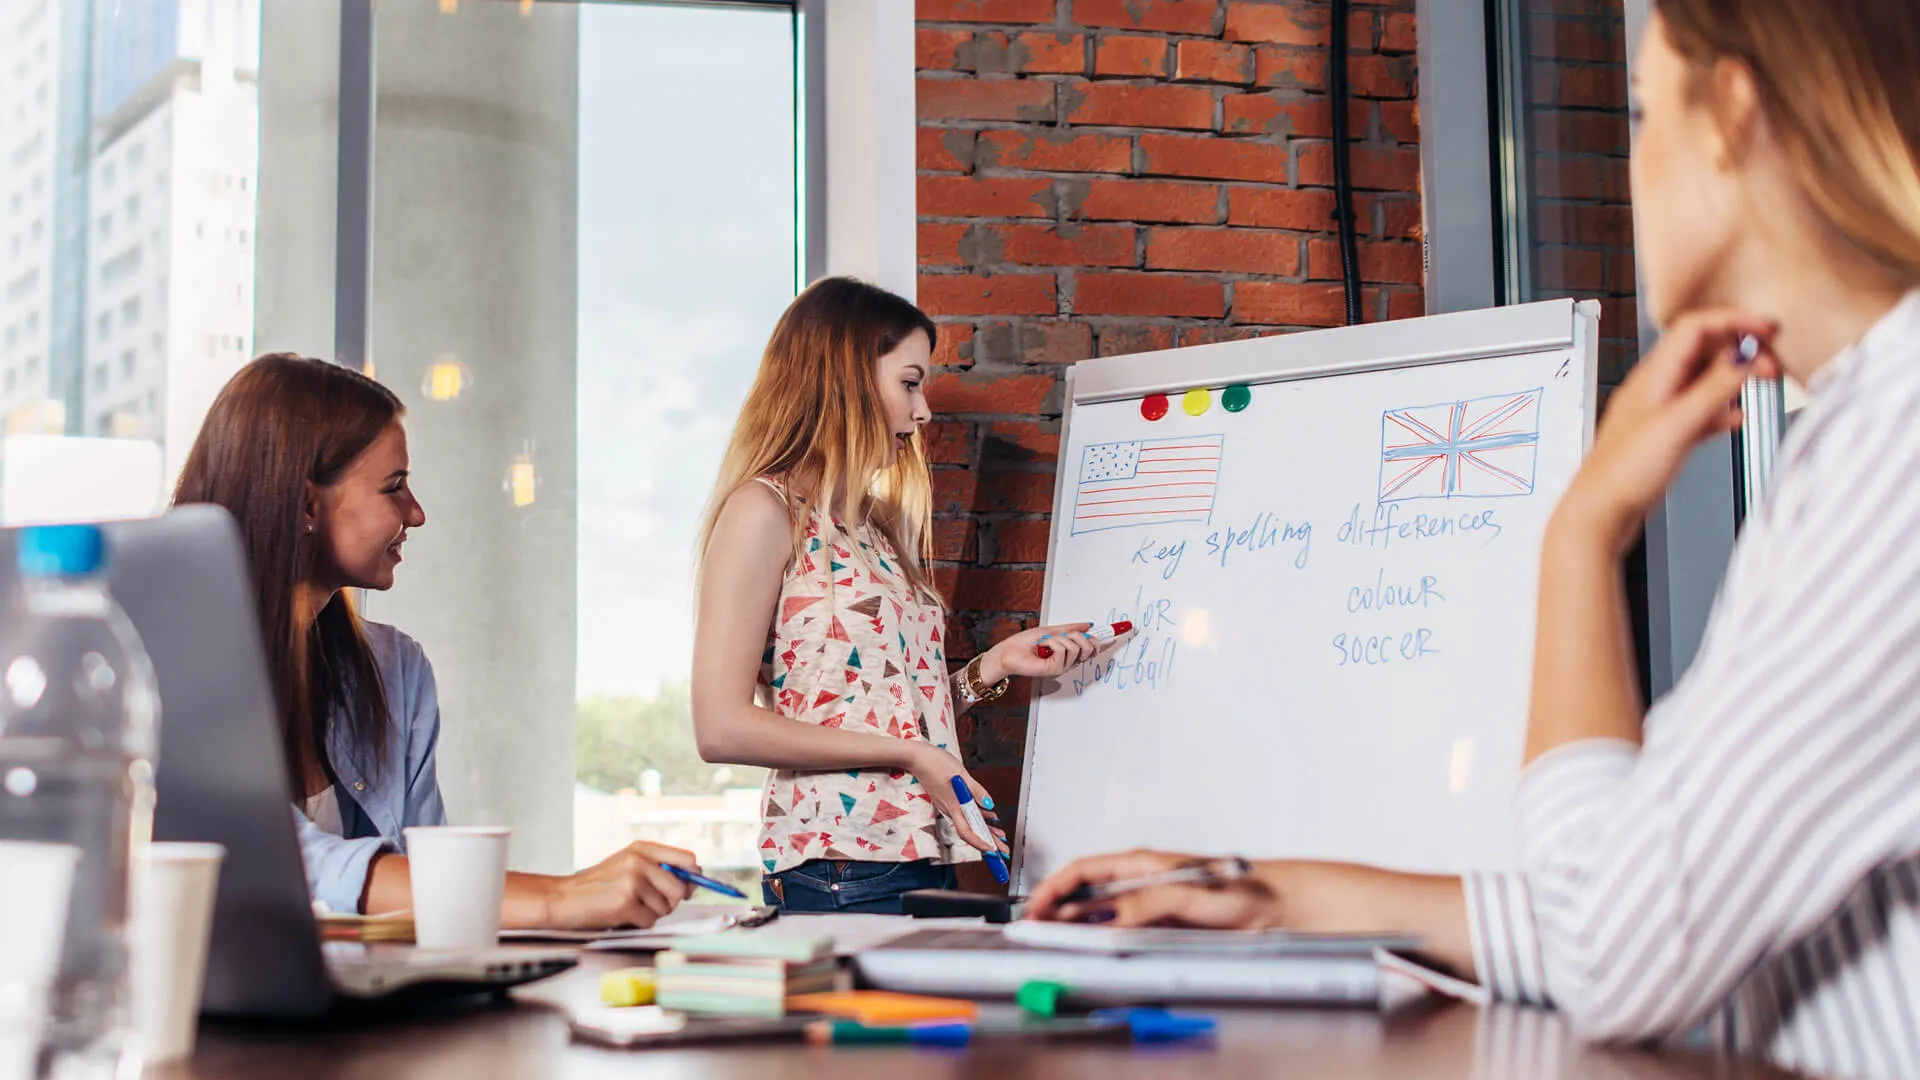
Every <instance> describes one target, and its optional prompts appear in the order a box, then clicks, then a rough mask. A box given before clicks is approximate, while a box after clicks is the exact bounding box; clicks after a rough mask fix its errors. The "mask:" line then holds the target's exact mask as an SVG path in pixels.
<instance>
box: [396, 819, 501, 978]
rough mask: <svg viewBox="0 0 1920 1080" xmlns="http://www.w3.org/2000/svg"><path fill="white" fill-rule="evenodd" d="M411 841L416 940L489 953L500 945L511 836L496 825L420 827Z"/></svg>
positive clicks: (432, 946) (425, 946)
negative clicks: (502, 902) (487, 950)
mask: <svg viewBox="0 0 1920 1080" xmlns="http://www.w3.org/2000/svg"><path fill="white" fill-rule="evenodd" d="M402 832H404V833H405V834H406V837H407V870H408V874H409V876H411V877H412V879H413V940H414V942H415V943H416V944H418V945H419V946H420V947H421V948H423V949H489V948H492V947H493V946H494V945H496V944H498V943H499V941H500V899H501V896H502V894H503V893H505V891H506V887H507V837H508V836H511V835H512V834H513V830H512V829H509V828H507V827H505V826H490V825H438V826H415V827H414V828H410V829H404V830H402Z"/></svg>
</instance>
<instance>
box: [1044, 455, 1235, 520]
mask: <svg viewBox="0 0 1920 1080" xmlns="http://www.w3.org/2000/svg"><path fill="white" fill-rule="evenodd" d="M1225 443H1226V436H1224V435H1195V436H1192V437H1190V438H1184V439H1141V440H1138V441H1135V442H1111V443H1094V444H1092V445H1090V446H1088V447H1087V448H1086V450H1085V451H1083V452H1082V454H1081V456H1080V478H1079V481H1078V483H1077V485H1076V486H1075V489H1074V498H1073V534H1074V535H1076V536H1078V535H1079V534H1081V533H1086V532H1099V531H1101V530H1103V529H1125V528H1129V527H1131V526H1134V525H1165V524H1169V523H1174V522H1183V521H1199V522H1205V521H1206V520H1207V519H1208V518H1209V517H1211V516H1212V515H1213V496H1214V491H1215V489H1216V488H1217V487H1218V486H1219V483H1220V456H1221V452H1222V448H1223V447H1224V445H1225Z"/></svg>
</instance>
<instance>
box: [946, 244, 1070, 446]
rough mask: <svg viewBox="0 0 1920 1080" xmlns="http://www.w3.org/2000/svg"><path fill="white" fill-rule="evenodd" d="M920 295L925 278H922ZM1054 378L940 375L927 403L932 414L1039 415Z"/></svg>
mask: <svg viewBox="0 0 1920 1080" xmlns="http://www.w3.org/2000/svg"><path fill="white" fill-rule="evenodd" d="M920 280H921V282H922V285H921V294H922V296H923V297H924V295H925V293H926V285H925V284H924V283H925V281H926V279H925V278H922V279H920ZM1053 386H1054V378H1053V376H1052V375H1042V374H1038V373H1027V372H1022V373H1020V374H1014V375H988V374H982V373H979V372H968V373H965V374H962V373H960V372H941V373H940V374H938V375H935V376H934V377H933V378H932V379H930V380H928V382H927V404H928V405H930V406H932V408H933V411H934V412H936V413H942V414H952V413H1013V414H1037V413H1039V412H1040V408H1041V406H1043V405H1045V404H1046V402H1047V397H1048V395H1049V394H1051V393H1052V392H1053Z"/></svg>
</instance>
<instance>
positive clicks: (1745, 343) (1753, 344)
mask: <svg viewBox="0 0 1920 1080" xmlns="http://www.w3.org/2000/svg"><path fill="white" fill-rule="evenodd" d="M1759 358H1760V338H1759V337H1758V336H1757V335H1754V334H1741V335H1740V347H1739V348H1738V349H1737V350H1736V351H1735V353H1734V362H1735V363H1738V364H1741V365H1746V364H1751V363H1753V362H1754V361H1755V360H1757V359H1759Z"/></svg>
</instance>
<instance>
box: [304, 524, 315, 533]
mask: <svg viewBox="0 0 1920 1080" xmlns="http://www.w3.org/2000/svg"><path fill="white" fill-rule="evenodd" d="M305 532H306V533H307V534H308V535H312V533H313V526H311V525H308V526H306V528H305Z"/></svg>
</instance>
